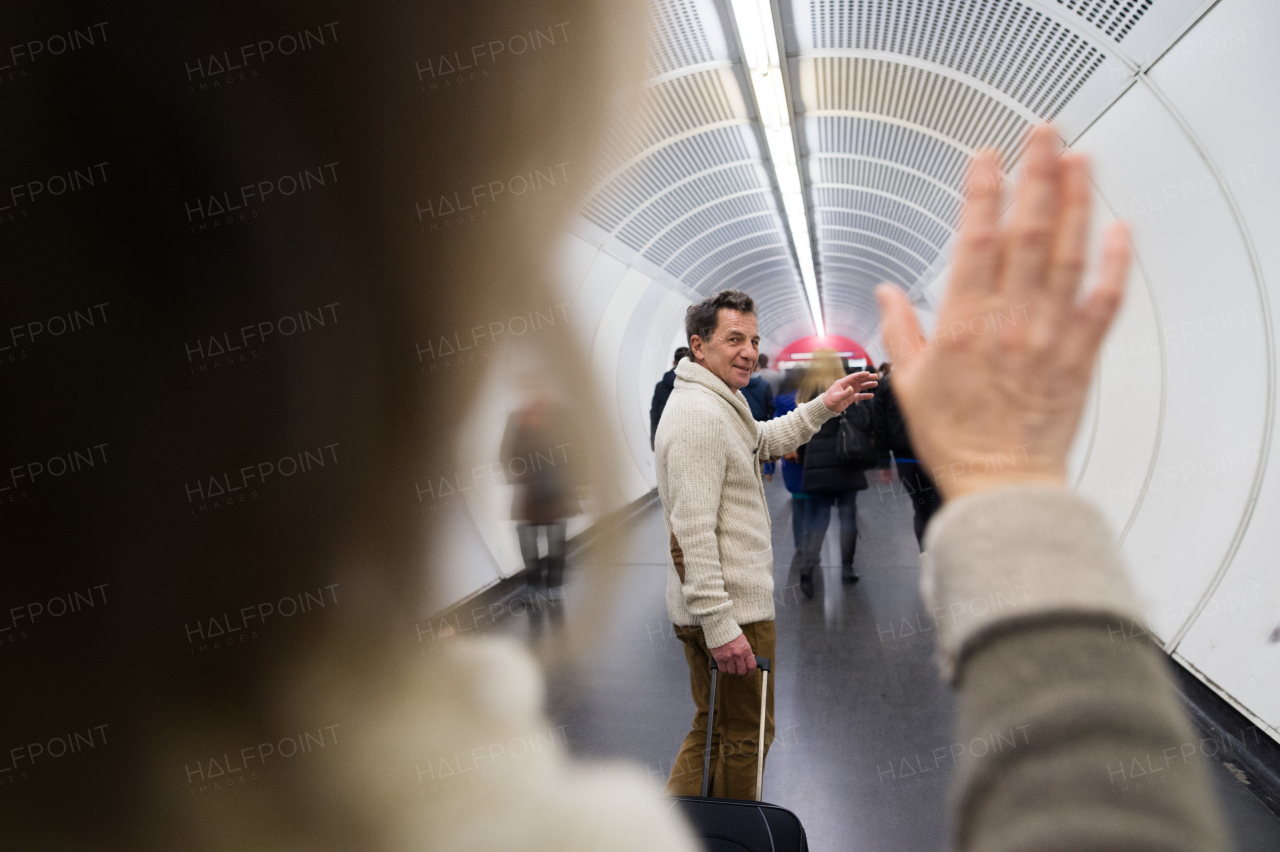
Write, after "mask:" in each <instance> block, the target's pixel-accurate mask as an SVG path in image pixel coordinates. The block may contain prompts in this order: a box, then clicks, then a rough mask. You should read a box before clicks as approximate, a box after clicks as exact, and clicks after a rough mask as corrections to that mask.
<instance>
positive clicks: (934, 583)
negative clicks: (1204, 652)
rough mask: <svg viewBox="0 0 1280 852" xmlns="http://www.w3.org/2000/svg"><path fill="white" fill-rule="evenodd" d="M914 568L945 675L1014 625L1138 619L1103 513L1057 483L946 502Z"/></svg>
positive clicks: (948, 676) (952, 676)
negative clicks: (972, 649) (975, 646)
mask: <svg viewBox="0 0 1280 852" xmlns="http://www.w3.org/2000/svg"><path fill="white" fill-rule="evenodd" d="M920 567H921V573H920V586H921V593H922V594H923V596H924V601H925V605H926V606H928V608H929V611H930V612H931V613H932V614H933V619H934V622H935V623H936V625H937V634H936V635H937V642H938V665H939V668H941V669H942V676H943V677H944V678H946V679H947V680H948V681H954V680H955V676H956V667H957V664H958V662H959V660H960V659H961V657H962V655H963V654H964V652H965V650H966V647H967V646H970V645H971V644H972V643H974V642H975V641H977V640H979V639H981V638H982V637H983V636H984V635H985V634H987V633H989V632H991V631H992V630H995V629H998V628H1000V627H1004V626H1007V625H1009V624H1011V623H1013V622H1027V621H1030V622H1034V621H1038V620H1044V619H1050V618H1060V617H1062V616H1063V615H1088V616H1095V617H1096V616H1102V617H1107V618H1115V619H1117V621H1123V620H1132V621H1135V622H1138V623H1143V622H1144V621H1145V619H1144V618H1143V616H1142V615H1141V610H1140V609H1139V607H1138V605H1137V602H1136V600H1135V599H1134V595H1133V590H1132V589H1131V588H1130V586H1129V581H1128V578H1127V577H1126V576H1125V574H1124V570H1123V567H1122V565H1121V562H1120V556H1119V553H1118V552H1117V550H1116V546H1115V539H1114V537H1113V536H1112V533H1111V530H1110V528H1109V527H1108V525H1107V522H1106V520H1105V519H1104V518H1103V517H1102V514H1101V513H1100V512H1099V511H1098V510H1097V509H1095V508H1094V507H1093V505H1092V504H1090V503H1089V502H1088V501H1087V500H1085V499H1084V498H1082V497H1079V496H1077V495H1075V494H1072V493H1071V492H1069V491H1066V490H1065V489H1059V488H1049V487H1042V486H1026V485H1018V486H1008V487H1004V488H997V489H993V490H991V491H982V492H979V493H977V494H969V495H966V496H964V497H960V498H958V499H956V500H953V501H948V502H947V503H946V505H944V506H943V507H942V509H941V510H940V511H939V512H938V514H937V515H936V516H935V517H934V518H933V521H932V522H931V523H930V524H929V531H928V533H927V534H926V536H925V540H924V553H922V554H921V555H920Z"/></svg>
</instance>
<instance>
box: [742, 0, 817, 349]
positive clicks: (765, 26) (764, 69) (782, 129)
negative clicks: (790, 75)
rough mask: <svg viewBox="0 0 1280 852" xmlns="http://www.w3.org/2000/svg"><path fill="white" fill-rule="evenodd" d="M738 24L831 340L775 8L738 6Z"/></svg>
mask: <svg viewBox="0 0 1280 852" xmlns="http://www.w3.org/2000/svg"><path fill="white" fill-rule="evenodd" d="M732 5H733V19H734V22H735V23H736V25H737V28H738V42H739V43H740V44H741V45H742V61H743V62H744V63H745V64H746V67H747V75H748V76H749V77H750V78H751V88H752V89H753V90H754V91H755V96H756V108H757V111H758V112H759V113H760V124H761V125H762V126H763V128H764V138H765V142H766V143H767V144H768V146H769V159H770V160H772V161H773V171H774V175H775V176H776V178H777V180H778V188H779V189H780V190H781V191H782V208H783V213H784V215H785V216H786V218H787V227H788V229H789V230H790V231H791V242H792V244H794V245H795V249H796V258H797V259H799V261H800V278H801V280H802V281H803V282H804V293H805V296H806V297H807V298H808V299H809V311H810V313H812V314H813V325H814V330H815V332H816V333H817V334H819V335H823V334H826V333H827V332H826V326H825V325H824V324H823V322H822V302H821V300H820V299H819V298H818V277H817V273H816V272H815V269H814V265H813V244H812V242H811V241H810V239H809V216H808V213H807V212H806V211H805V207H804V182H803V181H802V180H801V179H800V166H799V158H798V157H797V156H796V146H795V138H794V137H793V135H792V133H791V103H790V101H788V99H787V91H786V86H784V85H783V80H782V59H781V57H782V53H781V51H779V50H778V39H777V36H776V32H775V30H774V27H773V7H772V6H771V5H770V2H769V0H732Z"/></svg>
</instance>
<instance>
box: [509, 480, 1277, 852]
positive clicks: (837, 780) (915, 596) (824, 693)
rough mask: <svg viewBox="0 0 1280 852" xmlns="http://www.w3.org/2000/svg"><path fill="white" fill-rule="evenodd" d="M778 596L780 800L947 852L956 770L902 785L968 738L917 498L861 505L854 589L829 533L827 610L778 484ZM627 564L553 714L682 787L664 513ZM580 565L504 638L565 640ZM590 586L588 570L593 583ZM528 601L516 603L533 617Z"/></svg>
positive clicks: (895, 492)
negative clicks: (923, 571) (926, 597)
mask: <svg viewBox="0 0 1280 852" xmlns="http://www.w3.org/2000/svg"><path fill="white" fill-rule="evenodd" d="M766 493H767V495H768V498H769V505H770V511H771V515H772V519H773V548H774V555H775V563H774V564H775V568H774V572H775V573H774V579H775V586H776V590H777V591H776V592H775V599H776V601H777V635H778V643H777V648H778V649H777V660H776V661H775V669H776V674H775V677H776V681H775V683H776V698H775V700H776V708H775V721H776V726H777V732H776V740H775V743H774V745H773V748H772V749H771V750H770V752H769V759H768V762H767V765H766V768H765V777H764V790H765V796H764V798H765V799H766V800H767V801H770V802H773V803H775V804H778V805H782V806H783V807H786V808H789V809H791V810H792V811H794V812H795V813H796V815H797V816H799V818H800V820H801V821H802V822H803V823H804V826H805V829H806V831H807V832H808V836H809V845H810V848H812V849H813V850H815V852H822V851H823V850H857V852H934V850H943V849H946V848H947V843H946V824H945V807H944V801H945V794H946V786H947V782H948V781H949V775H950V772H949V770H950V767H947V766H945V765H944V766H943V767H941V768H940V769H938V770H936V771H935V772H934V773H930V774H928V775H916V776H908V777H902V776H900V775H899V774H898V772H899V770H900V769H901V767H902V764H903V759H904V758H911V757H913V756H915V755H921V754H922V755H928V754H931V753H932V752H933V749H935V748H939V747H946V746H949V745H950V744H951V742H952V740H953V732H952V729H953V726H954V721H955V699H954V697H953V696H952V694H951V692H950V691H949V690H948V689H947V688H946V687H944V686H943V684H942V683H941V681H940V680H939V678H938V674H937V670H936V668H935V667H934V664H933V648H934V643H933V631H932V627H931V624H930V621H929V617H928V614H927V613H926V611H925V609H924V606H923V604H922V603H921V600H920V595H919V591H918V579H919V554H918V549H917V546H916V540H915V536H914V534H913V533H912V529H911V518H912V515H911V503H910V500H909V499H908V498H907V497H906V496H905V495H904V494H902V493H901V489H900V486H898V484H897V483H896V481H895V483H894V486H893V488H890V487H889V486H880V487H879V488H877V486H876V484H874V483H873V484H872V486H871V488H870V489H869V490H868V491H866V492H863V493H862V494H861V495H860V496H859V499H858V525H859V529H860V531H861V535H860V538H859V543H858V554H857V559H856V562H855V567H856V569H857V571H858V573H859V574H861V576H862V580H861V582H859V583H857V584H855V585H852V586H846V585H842V584H841V582H840V569H839V564H840V558H839V548H838V543H837V542H838V539H837V536H836V532H835V531H836V529H837V528H838V522H837V520H836V518H835V517H834V513H833V517H832V529H831V530H830V531H829V533H828V536H827V543H826V549H825V551H824V554H823V565H824V568H823V575H822V578H821V580H820V581H819V583H818V588H817V592H816V594H815V595H814V598H813V599H812V600H808V599H806V598H805V597H804V596H803V595H802V594H801V593H800V590H799V587H798V585H797V577H796V576H793V575H791V574H790V572H789V570H788V567H789V565H790V563H791V557H792V554H793V553H794V547H793V543H792V538H791V515H790V512H791V507H790V503H791V500H790V497H789V495H788V494H787V492H786V491H785V489H783V487H782V485H781V483H780V482H774V483H771V484H769V485H768V487H767V488H766ZM628 527H629V541H627V543H626V545H625V547H624V548H623V553H621V554H619V557H620V559H621V560H622V561H621V566H622V568H623V570H624V575H623V583H622V589H621V592H620V595H619V597H618V601H617V603H616V606H615V607H614V610H613V612H612V615H611V618H610V620H609V626H608V628H607V630H606V631H605V634H604V635H603V636H601V637H599V642H600V647H599V649H598V654H597V655H596V656H597V662H596V663H595V664H594V665H593V666H592V668H593V671H592V672H589V673H588V672H585V671H583V670H582V669H581V668H579V669H576V670H573V671H561V672H559V673H557V674H552V675H551V677H550V682H549V689H548V692H549V707H548V711H549V713H550V715H551V716H552V718H553V719H554V722H555V724H557V725H565V726H566V727H565V728H564V729H563V730H564V734H565V737H566V739H567V741H568V745H569V748H570V749H571V750H572V751H573V752H574V753H575V754H577V755H580V756H584V757H593V758H625V759H628V760H631V761H634V762H636V763H638V764H640V765H642V766H644V767H645V768H646V770H647V771H648V773H649V775H650V777H651V778H652V779H653V780H654V782H655V783H661V782H662V781H664V780H665V779H666V776H667V773H668V772H669V771H670V768H671V761H672V759H673V758H674V757H675V754H676V751H677V750H678V748H679V746H680V743H681V741H682V740H683V738H684V735H685V733H686V732H687V731H688V729H689V724H690V721H691V720H692V718H693V712H694V710H693V701H692V699H691V698H690V697H689V683H688V669H687V667H686V664H685V660H684V654H683V652H682V650H681V647H680V643H679V641H678V640H676V639H675V637H674V635H673V634H672V630H671V623H670V621H668V619H667V616H666V605H665V598H664V589H665V583H666V561H665V558H666V557H665V549H666V535H665V532H664V528H663V522H662V515H661V509H660V507H659V506H657V505H656V504H655V505H654V506H653V507H651V508H650V509H648V510H647V511H645V512H644V513H643V514H641V515H640V516H638V517H637V518H635V519H634V520H633V521H632V522H631V523H630V524H629V525H628ZM588 567H589V566H583V565H578V566H574V565H572V564H571V566H570V574H569V584H568V585H567V586H566V588H565V589H564V590H563V600H562V601H561V602H558V603H556V604H555V605H554V606H551V607H545V606H544V607H541V609H543V610H544V612H543V613H542V614H541V615H538V616H533V615H530V614H525V615H523V616H521V617H514V616H513V617H509V618H507V619H505V620H503V621H501V622H499V624H498V625H497V628H496V629H497V630H499V631H501V632H503V633H507V634H510V635H514V636H520V637H523V638H525V639H526V640H527V641H528V642H529V643H530V644H531V646H532V647H533V648H534V650H535V652H538V651H539V650H540V649H545V646H546V643H548V642H552V641H554V637H555V635H556V620H557V619H564V618H572V617H573V613H574V611H575V609H576V608H579V607H582V606H584V605H585V602H584V601H582V600H581V594H580V591H579V589H580V585H581V584H580V583H577V582H574V579H573V578H574V572H575V571H578V572H580V571H582V570H584V569H585V568H588ZM579 576H580V575H579ZM523 609H524V608H523V607H508V610H509V611H513V612H520V611H523ZM1214 773H1215V782H1216V784H1217V787H1218V792H1219V798H1220V800H1221V801H1222V804H1223V808H1224V811H1225V813H1226V815H1227V819H1228V821H1229V823H1230V824H1231V828H1232V832H1233V835H1234V838H1235V843H1236V848H1237V849H1238V850H1240V852H1275V850H1280V819H1277V818H1276V817H1275V816H1274V815H1273V814H1272V813H1271V812H1270V811H1269V810H1267V809H1266V808H1265V807H1264V806H1263V805H1262V804H1261V802H1259V801H1258V800H1257V799H1256V798H1255V797H1254V796H1253V795H1252V794H1251V793H1250V792H1249V791H1248V788H1246V787H1245V786H1244V785H1242V784H1241V783H1240V782H1238V781H1237V780H1236V779H1235V778H1234V776H1232V775H1231V774H1230V773H1229V772H1228V771H1227V770H1226V769H1225V768H1223V767H1222V766H1221V765H1219V764H1217V763H1214Z"/></svg>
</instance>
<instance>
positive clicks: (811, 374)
mask: <svg viewBox="0 0 1280 852" xmlns="http://www.w3.org/2000/svg"><path fill="white" fill-rule="evenodd" d="M844 375H845V373H844V364H842V363H841V362H840V356H839V355H837V354H836V350H834V349H818V350H817V351H815V352H814V353H813V360H812V361H810V362H809V369H808V370H807V371H805V374H804V378H803V379H801V380H800V389H799V390H798V391H796V404H797V405H800V404H803V403H806V402H808V401H809V400H811V399H813V398H814V397H816V396H820V395H821V394H823V393H825V392H826V390H827V388H829V387H831V383H832V382H834V381H836V380H837V379H843V378H844Z"/></svg>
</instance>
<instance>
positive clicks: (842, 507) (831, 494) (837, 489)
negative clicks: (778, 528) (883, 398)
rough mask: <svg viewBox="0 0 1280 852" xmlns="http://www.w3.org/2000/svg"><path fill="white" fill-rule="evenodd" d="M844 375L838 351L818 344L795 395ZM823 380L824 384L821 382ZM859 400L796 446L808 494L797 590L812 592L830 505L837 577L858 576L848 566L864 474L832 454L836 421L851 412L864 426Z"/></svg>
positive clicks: (802, 397) (803, 396) (802, 396)
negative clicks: (836, 520)
mask: <svg viewBox="0 0 1280 852" xmlns="http://www.w3.org/2000/svg"><path fill="white" fill-rule="evenodd" d="M844 374H845V371H844V367H843V365H842V364H841V362H840V358H839V356H837V355H836V353H835V350H833V349H819V350H818V351H817V352H815V353H814V354H813V363H812V366H810V368H809V374H808V375H807V376H806V377H805V381H804V383H803V384H802V385H801V387H800V392H799V394H798V396H797V400H798V401H800V402H805V401H807V400H808V399H811V398H812V397H814V396H816V395H817V394H819V393H821V391H820V390H817V388H819V387H821V388H825V387H828V386H829V385H830V384H831V381H833V380H834V379H839V378H841V377H843V376H844ZM823 382H825V383H826V384H822V383H823ZM866 413H867V408H866V404H865V403H860V404H856V405H851V406H849V408H848V409H846V410H845V412H844V413H843V414H841V415H840V417H833V418H832V419H830V420H828V421H827V422H826V423H824V424H822V429H820V430H819V431H818V433H817V434H816V435H814V436H813V437H812V438H810V439H809V443H808V444H805V445H804V447H802V448H801V450H802V458H803V461H804V476H803V479H802V485H801V488H802V489H803V491H804V493H805V494H807V495H808V497H809V499H808V500H807V501H806V507H807V511H806V513H805V535H804V538H805V541H804V545H805V547H804V554H805V555H804V559H803V561H802V563H801V569H800V590H801V591H802V592H804V594H805V596H806V597H813V572H814V569H816V568H817V567H818V564H819V562H820V561H821V558H822V542H823V541H824V540H825V539H826V536H827V527H828V526H830V524H831V509H832V508H833V507H834V508H838V509H839V515H840V564H841V579H843V580H844V581H845V582H846V583H854V582H857V580H858V575H857V574H855V573H854V571H853V557H854V553H855V551H856V550H857V544H858V508H857V497H858V492H859V491H862V490H864V489H866V487H867V477H866V475H865V474H864V473H863V472H862V471H861V470H859V469H857V468H854V467H849V466H847V465H844V464H841V462H840V459H839V457H838V455H837V453H836V442H837V437H838V435H839V432H840V421H841V419H842V418H845V417H852V418H853V419H854V421H855V423H858V422H863V423H864V425H865V421H866V417H865V416H864V415H865V414H866Z"/></svg>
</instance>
